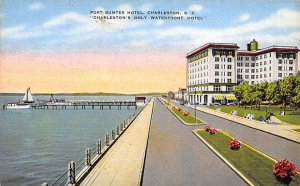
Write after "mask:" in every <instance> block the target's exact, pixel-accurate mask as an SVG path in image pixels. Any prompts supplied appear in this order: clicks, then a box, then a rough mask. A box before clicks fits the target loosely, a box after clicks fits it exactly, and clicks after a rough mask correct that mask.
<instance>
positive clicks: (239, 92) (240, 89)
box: [233, 83, 245, 106]
mask: <svg viewBox="0 0 300 186" xmlns="http://www.w3.org/2000/svg"><path fill="white" fill-rule="evenodd" d="M244 86H245V83H241V84H239V85H237V86H234V87H233V91H234V95H235V97H236V98H237V100H238V101H239V103H240V102H241V101H242V100H243V98H244V91H245V90H244ZM239 106H240V104H239Z"/></svg>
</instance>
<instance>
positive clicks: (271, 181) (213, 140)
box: [197, 130, 300, 185]
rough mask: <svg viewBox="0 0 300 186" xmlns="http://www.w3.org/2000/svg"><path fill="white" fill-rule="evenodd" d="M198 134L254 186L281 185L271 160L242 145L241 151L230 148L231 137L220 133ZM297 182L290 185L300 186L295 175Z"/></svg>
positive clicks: (200, 131)
mask: <svg viewBox="0 0 300 186" xmlns="http://www.w3.org/2000/svg"><path fill="white" fill-rule="evenodd" d="M197 133H198V134H199V135H200V136H202V137H203V138H204V139H205V140H206V141H207V142H208V143H209V144H210V145H211V146H213V147H214V148H215V149H216V150H217V151H218V152H219V153H220V154H222V156H223V157H224V158H226V159H227V160H228V161H229V162H230V163H231V164H232V165H233V166H234V167H235V168H236V169H238V170H239V171H240V172H241V173H242V174H243V175H244V176H246V177H247V178H248V179H249V180H250V181H251V182H252V183H253V184H254V185H280V184H281V183H280V182H278V181H277V179H276V178H275V176H274V175H273V172H272V171H273V166H274V164H275V162H274V161H272V160H271V159H268V158H266V157H265V156H263V155H262V154H260V153H258V152H256V151H254V150H252V149H251V148H249V147H247V146H245V145H243V144H242V147H241V148H240V149H239V150H231V149H230V148H229V145H228V143H229V141H230V140H231V138H230V137H228V136H226V135H224V134H223V133H221V132H218V133H217V134H215V135H211V134H209V133H208V132H205V131H204V130H199V131H197ZM295 178H296V179H295V180H294V181H292V182H291V183H290V185H299V184H300V176H299V175H295Z"/></svg>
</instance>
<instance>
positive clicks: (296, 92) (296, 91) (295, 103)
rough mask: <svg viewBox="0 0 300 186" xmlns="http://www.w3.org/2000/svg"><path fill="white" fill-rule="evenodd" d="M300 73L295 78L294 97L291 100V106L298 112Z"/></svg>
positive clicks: (299, 103) (299, 107)
mask: <svg viewBox="0 0 300 186" xmlns="http://www.w3.org/2000/svg"><path fill="white" fill-rule="evenodd" d="M299 72H300V71H298V73H297V75H296V76H295V77H294V84H293V90H294V91H293V96H292V99H291V105H292V106H293V107H294V108H295V109H296V110H297V109H300V73H299Z"/></svg>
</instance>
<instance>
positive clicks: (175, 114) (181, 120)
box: [158, 99, 205, 126]
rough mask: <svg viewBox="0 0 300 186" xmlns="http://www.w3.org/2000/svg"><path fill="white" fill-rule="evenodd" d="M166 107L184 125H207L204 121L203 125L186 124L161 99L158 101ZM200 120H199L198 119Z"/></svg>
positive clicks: (196, 124) (197, 124) (198, 124)
mask: <svg viewBox="0 0 300 186" xmlns="http://www.w3.org/2000/svg"><path fill="white" fill-rule="evenodd" d="M158 100H159V101H160V102H161V103H162V104H163V105H164V106H165V107H167V109H168V110H169V111H170V112H171V113H172V114H173V115H174V116H175V117H176V118H177V119H179V120H180V121H181V123H182V124H184V125H185V126H200V125H205V123H204V122H203V121H202V123H195V124H189V123H186V122H185V121H183V120H182V119H181V118H180V117H179V116H177V114H175V113H174V112H173V111H172V110H171V109H170V108H169V107H168V106H167V105H165V104H164V103H163V102H162V101H161V100H160V99H158ZM197 119H198V118H197Z"/></svg>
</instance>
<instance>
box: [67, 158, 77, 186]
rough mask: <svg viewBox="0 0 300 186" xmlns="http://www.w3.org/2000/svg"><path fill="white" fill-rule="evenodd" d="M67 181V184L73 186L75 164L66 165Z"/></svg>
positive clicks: (72, 162)
mask: <svg viewBox="0 0 300 186" xmlns="http://www.w3.org/2000/svg"><path fill="white" fill-rule="evenodd" d="M68 170H69V171H68V180H69V184H75V183H76V181H75V162H74V161H71V162H70V163H69V165H68Z"/></svg>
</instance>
